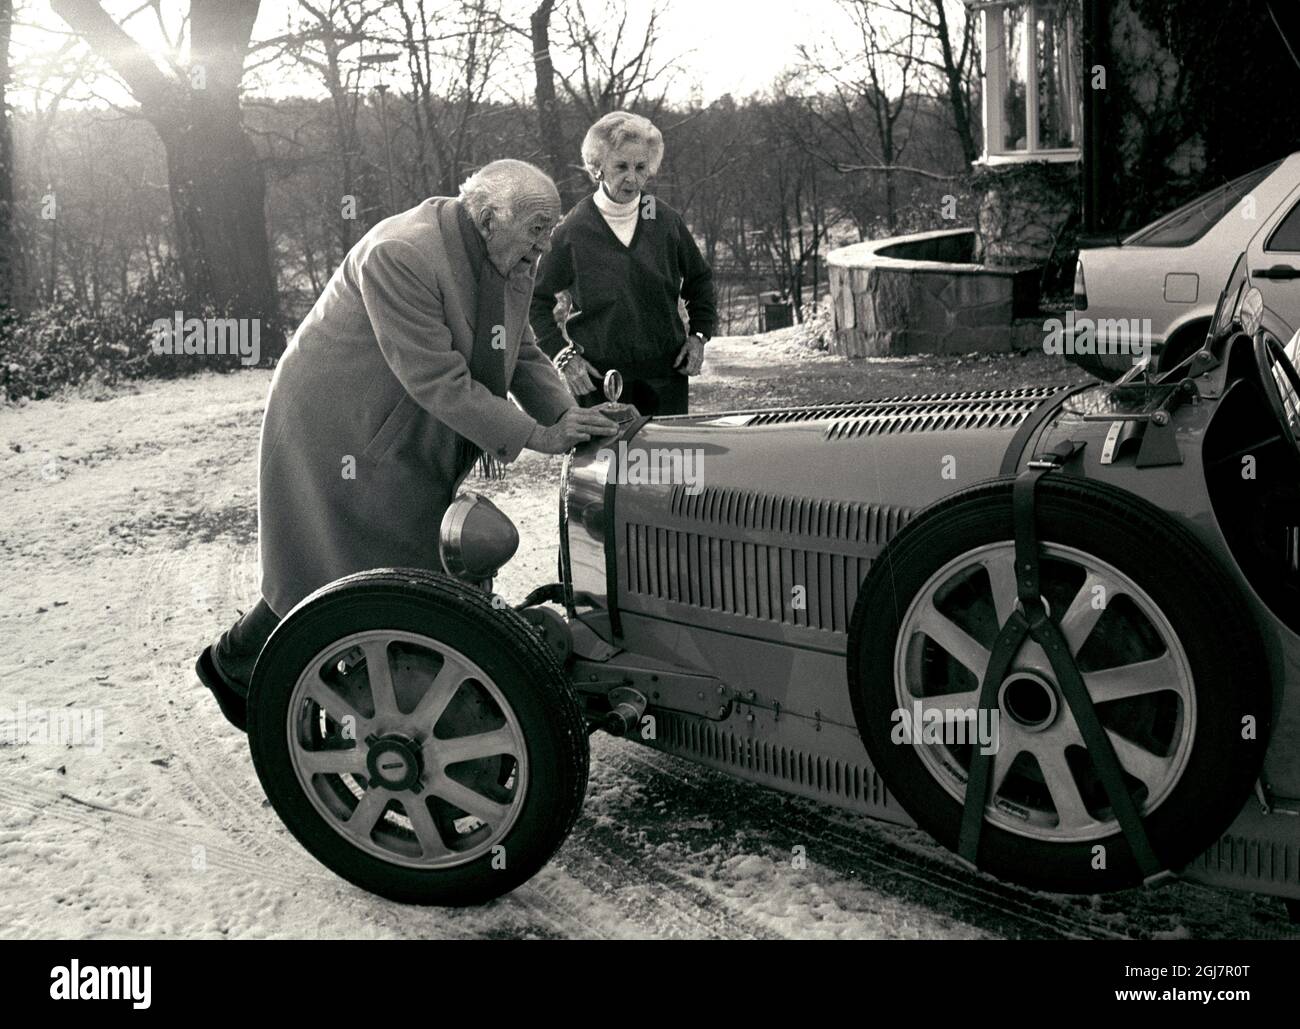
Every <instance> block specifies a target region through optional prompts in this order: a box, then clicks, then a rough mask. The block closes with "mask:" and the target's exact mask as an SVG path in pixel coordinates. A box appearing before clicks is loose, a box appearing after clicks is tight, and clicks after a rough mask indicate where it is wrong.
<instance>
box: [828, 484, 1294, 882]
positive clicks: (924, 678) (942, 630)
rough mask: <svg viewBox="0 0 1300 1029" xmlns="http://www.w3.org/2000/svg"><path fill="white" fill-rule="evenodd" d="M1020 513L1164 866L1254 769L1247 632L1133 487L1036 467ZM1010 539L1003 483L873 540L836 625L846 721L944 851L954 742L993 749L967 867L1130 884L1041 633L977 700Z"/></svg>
mask: <svg viewBox="0 0 1300 1029" xmlns="http://www.w3.org/2000/svg"><path fill="white" fill-rule="evenodd" d="M1036 511H1037V521H1036V524H1037V527H1038V533H1039V541H1040V555H1041V558H1040V563H1041V572H1042V575H1041V582H1042V598H1043V601H1044V602H1045V604H1046V606H1047V610H1048V612H1049V614H1050V617H1051V618H1052V620H1053V621H1054V622H1056V623H1057V625H1058V626H1059V627H1060V629H1061V631H1062V634H1063V635H1064V636H1065V638H1066V640H1067V642H1068V643H1069V645H1070V652H1071V654H1072V655H1073V656H1074V659H1075V663H1076V665H1077V666H1078V668H1079V670H1080V671H1081V672H1082V674H1083V680H1084V684H1085V686H1086V687H1087V689H1088V693H1089V696H1090V698H1091V699H1092V701H1093V704H1094V706H1095V708H1096V710H1097V713H1098V715H1099V717H1100V719H1101V722H1102V725H1103V726H1104V728H1105V729H1106V732H1107V735H1108V737H1109V738H1110V740H1111V743H1112V745H1113V746H1114V749H1115V751H1116V756H1117V757H1118V759H1119V761H1120V764H1121V766H1122V768H1123V770H1124V777H1125V781H1126V783H1127V785H1128V786H1129V790H1130V794H1131V796H1132V797H1133V798H1134V801H1135V804H1136V807H1137V809H1138V811H1139V812H1140V813H1141V815H1142V820H1143V823H1144V825H1145V827H1146V832H1147V834H1148V838H1149V840H1150V842H1151V845H1152V847H1153V849H1154V851H1155V854H1156V856H1157V858H1158V859H1159V860H1160V862H1161V864H1162V867H1164V868H1169V869H1177V868H1179V867H1181V866H1183V865H1184V864H1186V863H1187V862H1189V861H1191V860H1192V859H1194V858H1195V857H1197V856H1198V855H1199V854H1201V853H1202V852H1203V851H1204V850H1205V849H1206V848H1207V847H1208V846H1210V845H1211V844H1212V843H1213V842H1214V841H1215V840H1216V839H1217V838H1218V837H1219V836H1220V835H1221V834H1222V833H1223V831H1224V829H1225V828H1226V827H1227V826H1228V825H1229V824H1230V823H1231V822H1232V820H1233V819H1234V818H1235V816H1236V815H1237V814H1238V813H1239V812H1240V810H1241V808H1242V805H1243V803H1244V802H1245V801H1246V799H1247V795H1248V793H1249V792H1250V790H1251V788H1252V786H1253V784H1254V782H1255V780H1256V777H1257V776H1258V774H1259V770H1260V766H1261V763H1262V761H1263V756H1264V752H1265V749H1266V747H1267V728H1268V719H1269V712H1270V690H1269V678H1268V673H1267V668H1266V666H1265V663H1264V659H1263V652H1262V647H1261V645H1260V641H1259V638H1258V634H1257V632H1256V630H1255V629H1254V627H1253V625H1252V624H1251V623H1250V621H1249V620H1248V618H1247V616H1246V606H1245V603H1244V601H1243V599H1242V598H1241V596H1240V592H1239V590H1238V589H1237V587H1236V584H1235V583H1234V582H1233V581H1232V580H1231V579H1230V578H1228V576H1227V574H1226V573H1225V572H1224V571H1223V570H1222V568H1221V567H1220V566H1219V564H1218V562H1217V561H1216V559H1215V558H1214V557H1213V555H1211V554H1210V553H1209V552H1207V550H1206V549H1205V548H1204V547H1203V546H1202V545H1201V544H1200V543H1199V542H1198V541H1197V540H1196V539H1195V538H1193V537H1192V536H1191V535H1190V534H1189V533H1187V532H1186V531H1185V530H1183V529H1182V528H1181V527H1180V526H1179V525H1178V524H1176V523H1175V522H1174V521H1173V520H1172V519H1170V518H1169V517H1168V516H1166V515H1164V514H1163V513H1162V512H1160V511H1159V510H1158V509H1156V508H1155V507H1153V506H1152V505H1150V504H1148V503H1146V502H1145V501H1142V500H1140V499H1139V498H1136V497H1134V496H1132V495H1131V494H1128V493H1125V492H1123V491H1121V490H1118V489H1116V488H1114V487H1111V486H1108V485H1106V484H1101V483H1093V482H1088V481H1085V480H1082V479H1079V478H1069V477H1065V476H1063V475H1049V476H1047V477H1045V478H1044V479H1042V480H1041V481H1040V482H1039V484H1038V486H1037V498H1036ZM1014 554H1015V545H1014V534H1013V527H1012V516H1011V480H1009V479H1003V480H999V481H997V482H993V483H988V484H985V485H981V486H976V487H972V488H971V489H968V490H965V491H962V492H961V493H958V494H955V495H954V496H953V497H951V498H948V499H947V500H945V501H943V502H941V503H939V504H937V505H935V506H934V507H933V508H931V509H929V510H928V511H926V512H923V513H922V514H921V515H919V516H918V517H917V518H915V519H913V520H912V521H911V522H910V523H909V524H908V525H907V526H906V527H905V528H904V530H903V531H901V532H900V533H899V534H898V535H897V536H895V537H894V539H893V540H891V541H890V544H889V546H888V547H887V548H886V550H885V551H884V553H882V555H881V556H880V558H879V559H878V560H877V562H876V563H875V565H874V566H873V568H872V570H871V573H870V574H869V576H868V577H867V580H866V581H865V582H864V583H863V587H862V590H861V593H860V595H859V598H858V603H857V606H856V608H855V610H854V615H853V620H852V623H851V626H850V636H849V653H848V657H849V660H848V679H849V689H850V692H851V696H852V702H853V710H854V714H855V717H856V720H857V725H858V730H859V732H860V733H861V735H862V739H863V741H864V743H865V744H866V748H867V752H868V754H869V755H870V757H871V760H872V762H873V763H874V764H875V767H876V768H877V770H878V771H879V772H880V774H881V776H882V777H883V778H884V781H885V784H886V786H887V787H888V788H889V789H890V790H891V791H892V792H893V793H894V794H895V795H896V796H897V798H898V800H899V801H900V803H901V804H902V806H903V807H904V809H905V810H906V811H907V812H908V813H909V814H910V815H911V816H912V817H913V818H914V819H915V820H916V821H917V823H918V824H919V825H920V826H921V827H922V828H923V829H925V830H926V831H927V832H929V833H930V834H931V835H933V836H934V837H935V838H936V839H937V840H939V842H941V843H942V844H943V845H944V846H946V847H949V848H951V849H953V850H956V849H957V844H958V836H959V830H960V827H961V818H962V804H963V801H964V798H965V786H966V778H967V774H968V770H969V767H970V761H971V756H972V754H973V753H974V749H975V747H981V748H983V749H985V750H987V751H989V752H993V753H994V756H993V762H992V775H991V778H990V781H991V787H990V793H989V798H988V803H987V805H986V808H985V812H984V823H983V826H982V831H981V835H980V846H979V854H978V860H977V863H978V865H979V867H981V868H982V869H984V870H986V871H988V872H991V873H992V874H994V875H996V876H998V877H1000V878H1003V879H1006V880H1009V881H1012V882H1017V883H1020V884H1022V885H1025V886H1029V887H1033V888H1037V889H1046V890H1052V891H1057V892H1065V893H1100V892H1104V891H1108V890H1115V889H1121V888H1125V887H1129V886H1133V885H1136V884H1138V883H1139V882H1141V881H1142V878H1143V877H1142V874H1141V873H1140V871H1139V869H1138V866H1137V863H1136V861H1135V860H1134V858H1133V856H1132V854H1131V852H1130V850H1129V847H1128V845H1127V843H1126V841H1125V840H1124V839H1123V834H1122V832H1121V830H1120V827H1119V823H1118V821H1117V820H1116V818H1115V817H1114V814H1113V812H1112V811H1111V809H1110V802H1109V800H1108V798H1107V795H1106V792H1105V789H1104V788H1103V787H1102V785H1101V783H1100V780H1099V779H1098V777H1097V775H1096V771H1095V767H1094V766H1093V763H1092V761H1091V758H1090V756H1089V753H1088V748H1087V746H1086V745H1085V744H1084V741H1083V737H1082V735H1081V734H1080V732H1079V729H1078V726H1077V724H1076V722H1075V719H1074V716H1073V714H1072V713H1071V711H1070V708H1069V705H1068V704H1067V703H1066V701H1065V700H1064V698H1063V696H1062V694H1061V692H1060V689H1059V686H1058V684H1057V682H1056V676H1055V674H1054V673H1053V671H1052V666H1051V664H1050V662H1049V661H1048V660H1047V657H1046V655H1045V654H1044V652H1043V650H1042V648H1041V647H1039V646H1038V644H1036V643H1034V642H1033V641H1032V640H1026V641H1025V643H1024V644H1023V645H1022V646H1021V648H1020V650H1019V652H1018V653H1017V655H1016V657H1015V659H1014V660H1013V661H1012V663H1011V666H1010V669H1009V671H1008V674H1007V675H1006V677H1005V678H1004V679H1003V681H1002V682H1001V683H999V684H998V689H997V694H996V705H997V706H996V710H995V711H993V712H992V713H988V712H986V713H985V716H986V717H985V719H984V721H983V722H980V721H979V720H978V716H976V715H974V709H975V708H976V707H977V697H978V688H979V685H980V682H981V680H982V678H983V674H984V667H985V665H986V664H987V661H988V656H989V651H990V649H991V647H992V645H993V642H994V639H995V638H996V637H997V635H998V632H999V630H1000V628H1001V626H1002V625H1003V624H1004V623H1005V622H1006V619H1007V617H1008V615H1009V614H1010V613H1011V611H1012V609H1013V608H1014V605H1015V604H1016V580H1015V574H1014ZM972 719H974V720H973V721H972ZM981 730H982V731H981Z"/></svg>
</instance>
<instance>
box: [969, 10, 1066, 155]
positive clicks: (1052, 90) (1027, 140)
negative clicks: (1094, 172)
mask: <svg viewBox="0 0 1300 1029" xmlns="http://www.w3.org/2000/svg"><path fill="white" fill-rule="evenodd" d="M982 6H983V14H984V160H985V161H987V162H988V163H990V164H1000V163H1005V162H1008V161H1028V160H1033V161H1044V160H1047V161H1053V160H1060V161H1069V160H1077V159H1078V158H1079V156H1080V149H1079V146H1080V139H1081V136H1082V133H1083V101H1082V89H1083V80H1082V51H1081V49H1080V46H1079V32H1078V28H1077V25H1076V22H1075V14H1074V5H1073V4H1072V3H1070V2H1069V0H1033V2H1018V3H1016V2H1006V3H988V4H984V5H982Z"/></svg>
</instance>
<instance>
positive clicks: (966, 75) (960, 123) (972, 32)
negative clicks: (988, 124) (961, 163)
mask: <svg viewBox="0 0 1300 1029" xmlns="http://www.w3.org/2000/svg"><path fill="white" fill-rule="evenodd" d="M866 2H868V3H870V4H871V6H874V7H875V8H877V10H878V11H879V12H880V13H882V14H888V13H889V12H892V13H894V14H896V15H899V16H901V17H904V18H906V19H908V20H909V21H911V22H912V24H913V25H914V26H915V27H916V33H917V35H918V36H919V37H920V38H921V39H922V40H923V42H924V45H923V46H921V47H919V48H917V49H916V50H914V51H913V52H912V54H911V60H913V61H915V62H916V64H917V65H918V66H920V67H921V68H923V69H927V70H928V72H929V75H927V76H925V78H926V79H927V80H928V81H929V84H930V86H931V89H930V91H931V93H932V94H933V95H934V96H936V97H939V98H942V99H943V100H944V101H945V102H946V104H947V106H948V109H949V111H950V112H951V114H952V127H953V132H954V133H956V135H957V139H958V141H959V143H960V144H961V149H962V155H963V157H964V158H965V160H966V163H967V164H970V163H971V162H972V161H974V160H976V159H977V158H978V157H979V155H980V146H979V140H978V138H977V135H976V133H977V126H978V122H979V119H978V118H977V117H976V115H975V104H976V103H977V102H978V89H979V79H980V74H981V68H980V48H979V43H978V38H977V36H976V33H977V32H978V28H979V17H980V12H979V10H978V9H976V8H973V7H968V6H967V5H965V4H963V3H961V2H960V0H866ZM887 52H891V51H887ZM900 56H901V55H900Z"/></svg>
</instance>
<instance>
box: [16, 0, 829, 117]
mask: <svg viewBox="0 0 1300 1029" xmlns="http://www.w3.org/2000/svg"><path fill="white" fill-rule="evenodd" d="M600 2H601V0H588V4H589V8H590V9H592V10H595V9H597V8H598V6H599V4H600ZM667 4H668V10H667V12H666V13H665V15H664V16H663V19H662V22H661V25H662V30H661V35H662V42H661V43H660V45H659V49H658V50H657V51H656V52H657V54H658V55H659V57H660V58H661V59H665V58H669V57H675V56H679V55H680V59H679V61H678V67H679V69H680V72H679V73H678V74H676V75H674V76H673V77H672V79H671V82H670V84H669V89H668V92H669V96H670V97H671V98H672V99H674V100H677V101H684V100H687V99H689V98H690V97H691V96H692V95H693V94H696V93H698V95H699V96H700V98H701V99H702V100H703V101H704V102H705V103H708V102H710V101H712V100H714V99H716V98H717V97H719V96H721V95H722V94H724V93H732V94H733V95H735V96H737V97H742V96H747V95H749V94H751V93H754V92H757V91H760V90H762V89H764V88H765V87H766V86H768V85H769V84H770V83H771V81H772V80H773V78H774V77H775V76H776V75H778V74H779V73H780V72H781V71H782V70H783V69H784V68H786V67H787V66H789V65H790V64H792V63H793V62H794V61H795V60H796V58H797V47H798V46H799V45H800V44H815V43H817V42H818V41H824V40H826V39H827V38H829V37H830V36H832V35H834V36H838V37H839V38H841V39H844V38H845V37H846V36H847V37H848V38H850V39H851V38H852V36H853V29H852V27H851V25H850V24H849V23H848V22H847V21H846V16H845V15H844V13H843V12H842V11H841V10H840V9H839V6H838V3H837V0H803V2H799V0H667ZM162 5H163V9H164V12H165V14H166V16H167V17H168V19H169V22H170V23H171V24H173V25H178V24H179V21H180V17H181V15H182V14H183V12H184V11H186V10H187V9H188V6H189V5H188V3H187V2H186V0H162ZM505 5H506V9H507V11H516V12H518V17H517V19H516V20H517V23H518V24H520V25H526V24H527V20H528V19H527V15H528V12H529V11H530V10H531V9H532V8H533V7H535V6H536V0H505ZM18 6H19V24H18V25H17V26H16V27H15V31H14V45H15V51H16V56H17V57H18V58H20V59H21V58H22V57H25V56H31V55H37V54H40V53H42V52H50V51H52V50H53V49H55V48H57V47H58V46H59V45H60V44H61V43H62V42H63V40H64V39H65V38H66V36H65V33H66V26H65V25H64V24H63V22H62V21H61V20H60V19H59V18H58V17H56V16H55V15H54V14H53V13H52V12H51V11H50V9H49V4H48V0H20V2H19V4H18ZM103 6H105V7H106V8H107V9H108V10H109V11H110V12H112V13H113V14H114V15H116V16H118V18H119V19H120V18H121V17H123V16H124V15H125V14H127V13H128V12H130V11H132V10H138V9H140V8H141V7H144V8H145V9H144V10H143V11H142V12H141V13H139V14H137V15H136V16H135V17H134V18H132V19H131V20H130V21H129V23H128V25H127V27H128V30H129V31H130V33H131V34H132V36H133V37H135V38H136V39H138V40H139V41H140V42H141V43H142V44H143V45H145V46H146V47H147V48H150V49H153V50H159V49H161V48H162V47H163V45H164V43H163V37H162V36H161V34H160V33H159V32H158V30H157V27H156V22H155V19H154V16H153V14H152V12H151V11H150V10H148V8H147V6H146V5H144V4H143V3H141V0H105V2H104V4H103ZM297 6H298V5H297V0H262V4H261V8H260V12H259V15H258V21H257V26H256V28H255V30H254V38H255V39H265V38H269V37H272V36H275V35H278V34H280V33H281V32H283V31H284V29H285V26H286V24H287V23H288V18H289V16H290V15H291V13H292V11H293V9H294V8H296V7H297ZM429 6H430V8H434V7H436V6H437V4H436V0H435V2H432V3H430V4H429ZM627 6H628V9H629V11H630V12H631V14H632V16H633V19H634V20H635V19H636V18H637V17H638V16H642V15H643V14H644V12H645V11H646V10H647V9H648V4H647V3H645V2H643V0H627ZM557 21H558V18H557ZM518 56H519V57H520V61H521V62H522V66H521V65H520V64H519V63H517V64H516V66H515V73H516V74H517V75H518V76H521V77H520V78H519V79H518V80H517V81H516V82H514V83H512V84H511V85H513V86H514V87H516V88H520V89H526V90H528V91H529V92H531V79H530V78H529V77H528V76H529V74H530V71H531V69H529V68H528V67H527V66H526V64H527V53H526V50H522V49H521V50H520V54H519V55H518ZM399 69H400V65H396V66H394V72H393V73H394V74H400V71H399ZM246 85H247V86H249V87H251V88H253V89H254V90H255V91H257V92H265V93H271V94H276V93H293V92H297V93H309V94H310V93H317V92H319V91H320V90H319V86H318V84H317V83H315V82H313V81H312V80H311V79H310V78H309V77H303V78H300V79H299V78H296V77H292V76H290V77H286V76H285V75H284V74H283V72H281V73H279V74H277V75H275V76H273V77H262V78H258V79H253V78H251V77H250V78H249V80H247V81H246ZM99 89H100V91H101V93H102V95H106V96H109V97H111V98H112V99H113V100H114V101H116V102H120V103H124V104H125V103H129V100H128V99H127V98H126V97H125V96H123V95H122V94H121V93H120V92H116V91H114V90H112V89H111V88H106V87H105V84H103V83H100V84H99ZM30 99H31V98H30V96H28V95H24V94H23V93H22V92H21V91H20V92H19V93H18V95H17V96H16V97H15V100H16V102H17V105H18V106H20V107H26V106H29V104H30Z"/></svg>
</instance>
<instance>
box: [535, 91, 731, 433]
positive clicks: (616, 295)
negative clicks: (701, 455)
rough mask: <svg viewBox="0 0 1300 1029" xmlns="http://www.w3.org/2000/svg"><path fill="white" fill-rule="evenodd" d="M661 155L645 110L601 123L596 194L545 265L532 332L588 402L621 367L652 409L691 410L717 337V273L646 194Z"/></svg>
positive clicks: (593, 132) (594, 131)
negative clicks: (562, 303)
mask: <svg viewBox="0 0 1300 1029" xmlns="http://www.w3.org/2000/svg"><path fill="white" fill-rule="evenodd" d="M663 155H664V141H663V136H662V135H661V134H660V132H659V130H658V129H657V128H655V127H654V125H652V124H651V123H650V122H649V121H648V120H647V119H645V118H642V117H641V116H639V115H636V114H629V113H627V112H626V111H615V112H613V113H612V114H607V115H605V117H603V118H601V119H600V120H599V121H598V122H596V123H595V124H594V125H593V126H591V128H590V129H589V130H588V131H587V137H586V139H584V140H583V141H582V160H583V164H584V165H585V166H586V168H587V173H588V174H589V175H590V176H591V178H592V181H593V182H594V183H595V184H596V190H595V192H594V193H593V194H592V195H591V196H588V197H585V198H583V199H582V200H580V201H579V202H578V203H577V204H575V205H574V207H573V209H572V210H570V211H569V213H568V214H567V215H565V217H564V220H563V221H561V222H560V224H559V225H558V226H557V227H556V229H555V234H554V236H553V237H552V240H551V251H550V253H549V254H548V255H545V256H543V258H542V261H541V264H540V266H539V268H538V274H537V285H536V288H535V289H534V291H533V301H532V309H531V321H532V325H533V331H534V332H535V333H536V335H537V342H538V345H539V346H540V347H541V348H542V350H543V351H545V352H546V353H547V354H549V355H551V356H552V357H554V358H556V364H557V365H558V366H559V367H560V368H561V370H562V371H563V372H564V373H565V377H566V380H567V381H568V382H569V383H570V387H571V388H573V389H574V392H575V393H577V394H578V395H579V400H580V401H581V403H582V404H583V405H584V406H591V405H592V404H594V403H597V402H599V400H601V399H602V398H601V396H600V394H599V393H598V392H597V391H595V390H593V389H592V386H593V385H594V384H595V383H598V382H599V380H600V378H601V377H602V376H603V375H604V374H605V373H606V372H607V371H609V370H610V369H617V370H618V371H619V372H620V373H621V374H622V376H623V381H624V393H623V396H622V398H621V399H622V400H624V401H626V402H628V403H631V404H634V405H635V406H636V407H637V408H638V409H639V410H640V411H641V413H642V414H648V415H653V414H686V409H687V402H688V393H689V382H690V380H689V379H688V378H687V376H690V375H694V374H696V373H697V372H698V371H699V370H700V366H701V365H702V364H703V361H704V344H705V343H706V342H707V341H708V339H709V337H710V336H711V335H712V334H713V326H714V319H715V307H714V299H713V271H712V269H710V268H709V265H708V262H706V261H705V260H704V258H703V256H702V255H701V254H700V251H699V248H698V247H697V246H696V245H695V240H694V239H692V238H691V233H690V230H689V229H688V228H687V227H686V222H685V221H684V220H683V219H682V216H681V215H680V214H678V213H677V212H676V211H674V210H673V209H672V208H671V207H669V206H668V205H667V204H665V203H664V202H663V201H662V200H660V199H659V198H658V197H656V196H654V195H652V194H649V193H646V192H645V191H644V190H645V184H646V180H647V179H649V178H650V177H651V176H653V175H654V174H655V173H656V172H657V171H658V170H659V162H660V161H661V160H663ZM561 290H568V291H569V293H570V295H571V297H572V308H573V313H572V315H571V316H569V317H568V318H567V319H566V322H567V326H566V328H567V334H568V336H569V340H567V342H571V343H572V344H573V346H571V347H566V345H565V344H566V338H565V332H566V329H562V328H561V327H560V326H559V325H557V323H556V321H555V317H554V313H553V312H554V308H555V302H556V294H557V293H559V292H560V291H561ZM679 297H680V298H682V299H684V300H685V301H686V313H687V316H688V317H689V319H690V332H689V335H688V333H687V330H686V327H685V326H683V325H682V319H681V316H680V315H679V314H678V308H677V301H678V298H679ZM584 394H585V395H584Z"/></svg>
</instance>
